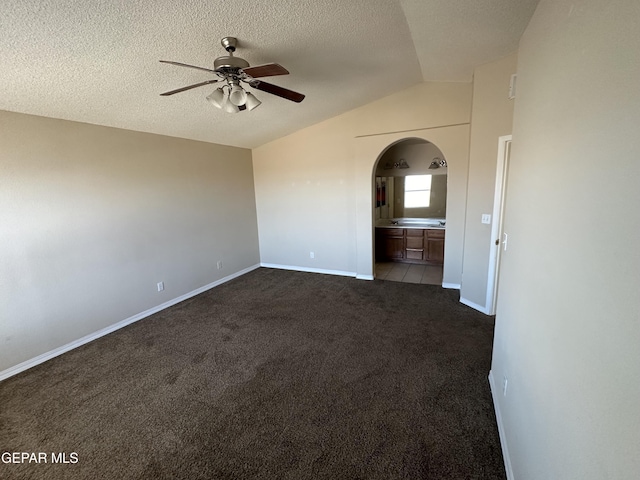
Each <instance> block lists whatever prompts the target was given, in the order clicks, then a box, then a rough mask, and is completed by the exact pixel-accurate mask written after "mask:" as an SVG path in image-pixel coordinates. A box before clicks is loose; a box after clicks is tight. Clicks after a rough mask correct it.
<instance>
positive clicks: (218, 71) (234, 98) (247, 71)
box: [160, 37, 304, 113]
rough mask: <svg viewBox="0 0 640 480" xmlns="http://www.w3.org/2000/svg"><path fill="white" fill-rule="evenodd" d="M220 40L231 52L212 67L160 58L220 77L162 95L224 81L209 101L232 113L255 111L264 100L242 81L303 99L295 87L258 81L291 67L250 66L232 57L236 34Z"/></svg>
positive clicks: (208, 97)
mask: <svg viewBox="0 0 640 480" xmlns="http://www.w3.org/2000/svg"><path fill="white" fill-rule="evenodd" d="M221 43H222V46H223V47H224V48H225V50H226V51H227V52H228V55H224V56H222V57H218V58H216V59H215V60H214V62H213V67H214V68H213V69H210V68H204V67H197V66H195V65H188V64H186V63H180V62H171V61H169V60H160V62H162V63H170V64H171V65H177V66H179V67H188V68H195V69H197V70H203V71H205V72H209V73H212V74H214V75H215V76H216V77H217V78H214V79H211V80H205V81H204V82H200V83H194V84H193V85H187V86H186V87H182V88H177V89H175V90H170V91H168V92H164V93H161V94H160V95H162V96H168V95H173V94H175V93H180V92H184V91H186V90H191V89H192V88H198V87H203V86H205V85H210V84H212V83H221V84H222V86H220V87H219V88H217V89H216V90H214V91H213V93H211V94H210V95H209V96H207V100H209V101H210V102H211V103H213V104H214V105H215V106H216V107H218V108H221V109H223V110H225V111H226V112H229V113H236V112H239V111H242V110H253V109H254V108H256V107H258V106H259V105H260V104H261V103H262V102H260V100H258V99H257V98H256V97H255V96H254V95H253V94H252V93H251V92H247V91H246V90H245V89H244V88H243V87H242V85H241V83H246V84H247V85H249V86H250V87H253V88H255V89H257V90H261V91H263V92H267V93H270V94H272V95H277V96H278V97H282V98H285V99H287V100H291V101H292V102H296V103H300V102H301V101H302V100H304V95H303V94H301V93H298V92H294V91H293V90H289V89H287V88H284V87H280V86H278V85H274V84H272V83H267V82H265V81H263V80H258V78H262V77H272V76H276V75H288V74H289V72H288V70H287V69H286V68H284V67H283V66H282V65H278V64H277V63H267V64H264V65H258V66H255V67H251V66H249V62H247V61H246V60H244V59H242V58H240V57H234V56H233V52H235V50H236V47H237V45H238V40H237V39H236V38H235V37H224V38H223V39H222V41H221Z"/></svg>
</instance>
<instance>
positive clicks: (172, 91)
mask: <svg viewBox="0 0 640 480" xmlns="http://www.w3.org/2000/svg"><path fill="white" fill-rule="evenodd" d="M217 81H218V80H206V81H204V82H200V83H194V84H193V85H187V86H186V87H182V88H176V89H175V90H171V91H169V92H164V93H161V94H160V96H162V97H167V96H169V95H173V94H174V93H180V92H184V91H185V90H191V89H192V88H198V87H202V86H204V85H209V84H211V83H216V82H217Z"/></svg>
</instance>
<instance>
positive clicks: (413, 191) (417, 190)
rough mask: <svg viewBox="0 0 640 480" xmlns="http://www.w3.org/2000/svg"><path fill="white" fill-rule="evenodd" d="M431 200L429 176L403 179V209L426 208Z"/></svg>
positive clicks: (409, 176) (414, 176)
mask: <svg viewBox="0 0 640 480" xmlns="http://www.w3.org/2000/svg"><path fill="white" fill-rule="evenodd" d="M430 200H431V175H407V176H406V177H404V208H420V207H428V206H429V201H430Z"/></svg>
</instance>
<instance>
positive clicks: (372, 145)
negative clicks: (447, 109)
mask: <svg viewBox="0 0 640 480" xmlns="http://www.w3.org/2000/svg"><path fill="white" fill-rule="evenodd" d="M469 134H470V128H469V125H468V124H459V125H447V126H442V127H430V128H424V129H417V130H413V131H411V132H391V133H385V134H376V135H366V136H361V137H356V138H355V139H354V144H353V153H354V161H355V163H354V176H355V179H354V180H355V181H354V190H353V195H354V202H355V219H354V220H355V221H354V224H353V228H354V229H355V234H356V245H355V252H354V253H355V259H356V278H359V279H362V280H373V278H374V277H373V269H374V263H375V255H374V245H373V234H374V232H375V220H374V215H373V212H372V208H371V202H372V201H373V198H375V197H374V195H375V191H374V189H373V188H372V185H373V178H374V176H375V174H374V173H375V168H376V165H377V163H378V160H379V159H380V156H381V155H382V154H383V153H384V152H385V151H386V150H387V149H388V148H389V147H390V146H391V145H393V144H395V143H398V142H399V141H401V140H406V139H408V138H421V139H423V140H426V141H428V142H430V143H433V144H434V145H437V146H438V148H439V149H440V150H441V151H442V152H443V154H444V158H446V160H447V165H448V167H447V168H448V175H447V215H446V218H447V220H446V222H447V223H446V227H447V228H446V238H445V259H444V277H443V282H442V286H443V287H445V288H454V289H459V288H460V283H461V281H462V251H463V247H464V223H465V212H466V205H467V177H468V171H469Z"/></svg>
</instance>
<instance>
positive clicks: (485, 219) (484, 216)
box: [482, 213, 491, 224]
mask: <svg viewBox="0 0 640 480" xmlns="http://www.w3.org/2000/svg"><path fill="white" fill-rule="evenodd" d="M482 223H486V224H489V223H491V215H489V214H488V213H483V214H482Z"/></svg>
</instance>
